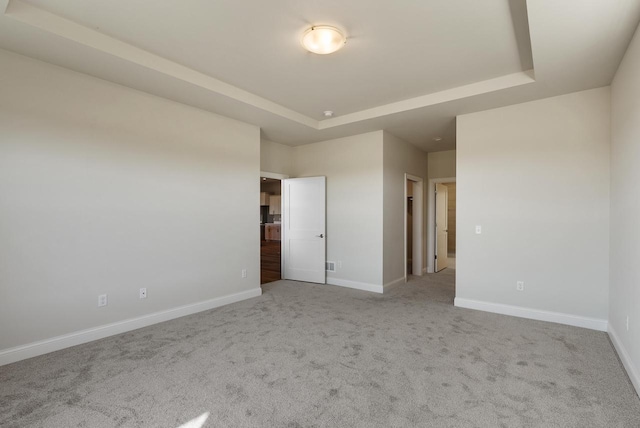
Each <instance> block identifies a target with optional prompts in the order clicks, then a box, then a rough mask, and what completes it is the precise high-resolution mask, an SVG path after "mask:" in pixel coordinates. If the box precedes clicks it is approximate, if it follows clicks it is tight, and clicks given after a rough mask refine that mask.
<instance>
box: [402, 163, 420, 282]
mask: <svg viewBox="0 0 640 428" xmlns="http://www.w3.org/2000/svg"><path fill="white" fill-rule="evenodd" d="M404 181H405V192H404V213H405V215H404V237H405V243H404V244H405V245H404V280H405V282H406V281H407V280H408V278H409V275H419V276H421V275H422V274H423V273H424V267H423V256H422V255H423V254H424V253H423V245H422V243H423V233H422V231H423V224H424V221H423V218H424V217H423V205H424V202H423V201H424V199H423V194H424V187H423V181H422V178H420V177H416V176H413V175H410V174H405V180H404Z"/></svg>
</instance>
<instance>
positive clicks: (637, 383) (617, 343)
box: [609, 323, 640, 395]
mask: <svg viewBox="0 0 640 428" xmlns="http://www.w3.org/2000/svg"><path fill="white" fill-rule="evenodd" d="M609 337H610V338H611V342H612V343H613V347H614V348H616V351H617V352H618V356H619V357H620V361H622V365H623V366H624V368H625V370H626V371H627V374H628V375H629V379H631V383H632V384H633V387H634V388H635V389H636V394H638V395H640V374H639V372H638V370H639V369H638V368H636V367H635V366H634V365H633V360H632V359H631V357H630V356H629V353H628V352H627V349H626V348H625V347H624V345H623V344H622V341H621V340H620V337H618V335H617V334H616V331H615V330H614V329H613V326H612V325H611V323H609Z"/></svg>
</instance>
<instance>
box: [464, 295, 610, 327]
mask: <svg viewBox="0 0 640 428" xmlns="http://www.w3.org/2000/svg"><path fill="white" fill-rule="evenodd" d="M453 304H454V306H457V307H459V308H467V309H476V310H479V311H484V312H492V313H495V314H502V315H511V316H513V317H519V318H527V319H532V320H538V321H548V322H555V323H558V324H565V325H571V326H574V327H582V328H588V329H591V330H598V331H607V325H608V322H607V320H604V319H599V318H588V317H581V316H578V315H570V314H563V313H561V312H550V311H543V310H540V309H531V308H524V307H521V306H511V305H503V304H501V303H491V302H482V301H479V300H471V299H461V298H459V297H456V298H455V299H454V302H453Z"/></svg>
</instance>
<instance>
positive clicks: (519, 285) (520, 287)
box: [516, 281, 524, 291]
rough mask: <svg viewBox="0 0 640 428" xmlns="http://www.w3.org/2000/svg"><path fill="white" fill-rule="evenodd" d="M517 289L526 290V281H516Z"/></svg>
mask: <svg viewBox="0 0 640 428" xmlns="http://www.w3.org/2000/svg"><path fill="white" fill-rule="evenodd" d="M516 290H518V291H524V281H518V282H516Z"/></svg>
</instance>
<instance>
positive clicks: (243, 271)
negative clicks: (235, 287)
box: [242, 269, 247, 278]
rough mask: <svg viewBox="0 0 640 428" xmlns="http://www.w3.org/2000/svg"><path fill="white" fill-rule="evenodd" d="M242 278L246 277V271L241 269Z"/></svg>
mask: <svg viewBox="0 0 640 428" xmlns="http://www.w3.org/2000/svg"><path fill="white" fill-rule="evenodd" d="M242 277H243V278H246V277H247V270H246V269H242Z"/></svg>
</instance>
